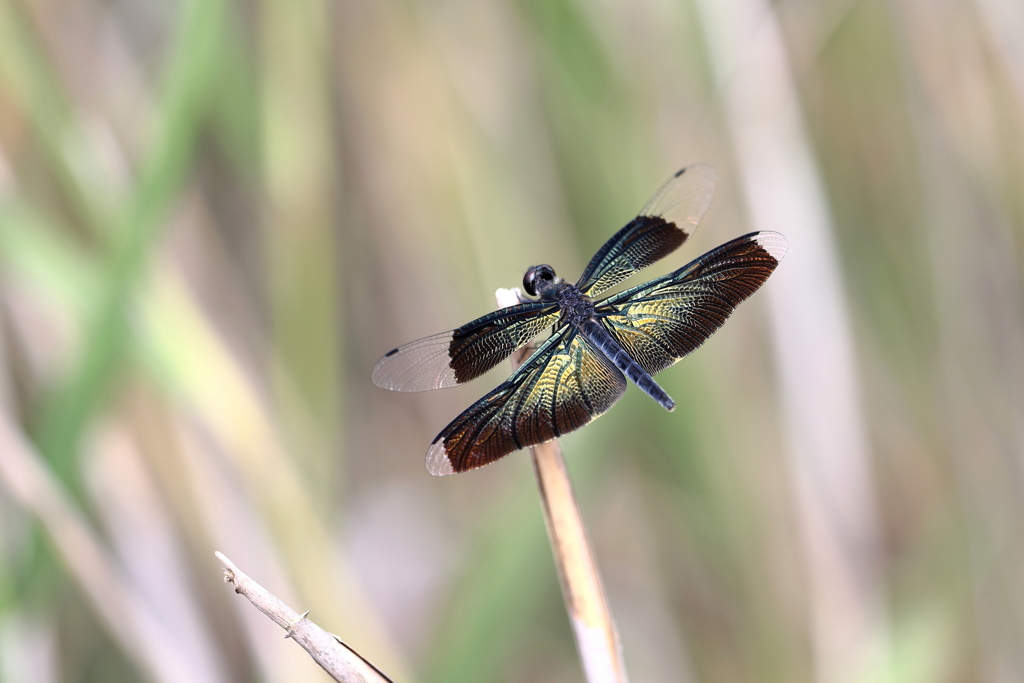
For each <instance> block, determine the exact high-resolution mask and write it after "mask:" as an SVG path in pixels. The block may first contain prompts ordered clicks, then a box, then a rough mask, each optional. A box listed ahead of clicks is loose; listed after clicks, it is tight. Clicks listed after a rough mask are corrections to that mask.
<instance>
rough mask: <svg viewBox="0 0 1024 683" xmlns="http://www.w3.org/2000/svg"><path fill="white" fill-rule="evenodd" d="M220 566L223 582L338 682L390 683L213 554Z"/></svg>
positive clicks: (372, 667) (229, 561)
mask: <svg viewBox="0 0 1024 683" xmlns="http://www.w3.org/2000/svg"><path fill="white" fill-rule="evenodd" d="M214 554H215V555H216V556H217V559H219V560H220V561H221V562H222V563H224V581H225V583H230V584H231V585H233V586H234V587H235V592H236V593H238V594H240V595H244V596H245V597H246V598H248V600H249V602H251V603H252V604H253V606H254V607H256V609H258V610H259V611H261V612H263V613H264V614H265V615H267V616H268V617H270V619H271V621H273V622H274V623H275V624H277V625H278V626H280V627H281V628H283V629H284V630H285V635H284V637H285V638H291V639H292V640H294V641H295V642H296V643H298V644H299V646H300V647H301V648H302V649H303V650H305V651H306V652H308V653H309V656H310V657H312V658H313V660H314V661H316V663H317V664H319V665H320V666H321V667H322V668H323V670H324V671H326V672H327V673H328V674H330V676H331V677H332V678H333V679H334V680H336V681H339V682H340V683H394V681H392V680H391V679H390V678H388V677H387V676H385V675H384V674H383V673H382V672H381V671H380V670H379V669H378V668H377V667H375V666H374V665H373V664H371V663H370V662H368V661H367V660H366V659H364V658H363V657H362V655H360V654H359V653H358V652H356V651H355V650H353V649H352V648H350V647H349V646H348V645H346V644H345V643H343V642H342V641H341V639H340V638H338V636H336V635H334V634H333V633H328V632H327V631H325V630H324V629H322V628H320V627H319V626H317V625H316V624H315V623H313V622H312V621H310V620H309V619H308V618H307V617H306V615H308V614H309V612H308V611H307V612H305V613H304V614H299V613H298V612H296V611H295V610H293V609H292V608H291V607H289V606H288V605H286V604H284V603H283V602H282V601H281V600H280V599H278V597H277V596H275V595H274V594H273V593H271V592H270V591H268V590H267V589H266V588H264V587H263V586H261V585H260V584H258V583H256V582H255V581H253V580H252V579H251V578H250V577H249V576H248V575H247V574H246V573H245V572H243V571H242V570H241V569H239V568H238V567H236V566H235V564H234V563H233V562H232V561H231V560H229V559H228V558H227V557H225V556H224V555H223V554H222V553H219V552H217V553H214Z"/></svg>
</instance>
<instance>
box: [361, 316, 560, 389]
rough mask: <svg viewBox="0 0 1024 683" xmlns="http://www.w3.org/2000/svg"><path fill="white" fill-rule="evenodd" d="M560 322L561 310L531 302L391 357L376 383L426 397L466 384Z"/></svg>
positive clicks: (377, 372)
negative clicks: (431, 393) (435, 391)
mask: <svg viewBox="0 0 1024 683" xmlns="http://www.w3.org/2000/svg"><path fill="white" fill-rule="evenodd" d="M557 319H558V306H557V305H555V304H552V303H547V302H540V301H531V302H527V303H523V304H519V305H518V306H509V307H508V308H503V309H501V310H500V311H495V312H494V313H491V314H489V315H485V316H484V317H482V318H477V319H476V320H474V321H473V322H470V323H467V324H465V325H463V326H462V327H460V328H458V329H457V330H451V331H450V332H442V333H441V334H435V335H434V336H432V337H424V338H423V339H417V340H416V341H414V342H409V343H408V344H406V345H404V346H399V347H398V348H397V349H392V350H391V351H388V352H387V353H386V354H385V355H384V357H383V358H381V359H380V360H379V361H378V362H377V365H376V366H374V368H373V375H372V379H373V383H374V384H376V385H377V386H378V387H380V388H382V389H391V390H392V391H428V390H430V389H444V388H446V387H453V386H455V385H457V384H462V383H464V382H468V381H469V380H471V379H475V378H477V377H479V376H480V375H482V374H484V373H485V372H487V371H488V370H490V369H491V368H493V367H494V366H495V365H497V364H498V363H500V362H501V361H503V360H505V359H506V358H508V357H509V356H511V355H512V353H513V352H514V351H516V349H519V348H521V347H522V346H524V345H525V344H526V343H527V342H528V341H530V340H531V339H533V338H534V337H536V336H537V335H538V334H539V333H540V332H542V331H543V330H544V329H546V328H548V327H551V326H552V325H554V324H555V322H556V321H557Z"/></svg>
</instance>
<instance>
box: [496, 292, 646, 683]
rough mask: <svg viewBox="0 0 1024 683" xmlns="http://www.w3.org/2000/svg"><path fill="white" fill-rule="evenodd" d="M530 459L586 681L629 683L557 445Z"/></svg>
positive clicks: (508, 301)
mask: <svg viewBox="0 0 1024 683" xmlns="http://www.w3.org/2000/svg"><path fill="white" fill-rule="evenodd" d="M495 298H496V299H497V300H498V305H499V306H501V307H507V306H511V305H515V304H516V303H518V302H519V292H518V290H506V289H499V290H498V291H497V292H496V293H495ZM531 351H532V349H530V348H529V347H527V348H524V349H522V350H520V351H519V352H517V353H516V354H514V355H513V356H512V368H513V369H515V368H518V367H519V365H520V364H521V363H522V362H523V361H524V360H525V359H526V357H527V355H528V354H529V353H530V352H531ZM530 456H531V458H532V459H533V471H534V472H535V473H536V475H537V489H538V491H539V492H540V502H541V508H542V509H543V511H544V524H545V526H546V527H547V530H548V540H550V542H551V553H552V554H553V555H554V558H555V566H556V567H557V569H558V579H559V583H561V586H562V597H563V598H564V599H565V609H566V611H567V612H568V613H569V621H570V622H572V628H573V635H574V636H575V637H576V648H577V650H578V651H579V653H580V661H581V662H582V664H583V671H584V673H585V674H586V677H587V682H588V683H626V681H628V680H629V679H628V677H627V676H626V667H625V665H624V663H623V661H622V646H621V645H620V644H619V634H618V631H617V630H616V628H615V621H614V620H613V619H612V613H611V610H610V609H609V607H608V599H607V597H606V596H605V591H604V583H603V582H602V581H601V574H600V572H599V571H598V569H597V562H595V561H594V551H593V548H592V547H591V544H590V538H589V537H588V536H587V529H586V527H585V526H584V525H583V518H582V516H581V515H580V508H579V505H577V503H576V494H575V493H574V492H573V488H572V481H570V479H569V471H568V470H567V469H566V467H565V459H564V458H563V457H562V448H561V446H559V445H558V441H557V440H555V441H549V442H548V443H544V444H540V445H539V446H534V447H533V448H531V449H530Z"/></svg>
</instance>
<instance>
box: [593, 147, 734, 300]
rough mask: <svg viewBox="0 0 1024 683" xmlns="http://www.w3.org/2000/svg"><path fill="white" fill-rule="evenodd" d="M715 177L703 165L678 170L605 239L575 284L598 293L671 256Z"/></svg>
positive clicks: (707, 199) (707, 201)
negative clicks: (642, 206) (641, 206)
mask: <svg viewBox="0 0 1024 683" xmlns="http://www.w3.org/2000/svg"><path fill="white" fill-rule="evenodd" d="M717 181H718V176H717V175H716V174H715V170H714V169H713V168H711V167H710V166H708V165H707V164H694V165H693V166H687V167H686V168H684V169H682V170H680V171H678V172H677V173H676V174H675V175H674V176H672V177H671V178H669V179H668V181H667V182H666V183H665V184H664V185H662V186H661V189H660V190H658V192H657V193H656V194H655V195H654V197H652V198H651V201H649V202H647V206H645V207H644V208H643V209H642V210H641V211H640V214H639V215H638V216H637V217H636V218H634V219H633V220H631V221H630V222H629V223H627V224H626V226H625V227H624V228H622V230H619V231H618V232H617V233H615V234H614V235H613V236H612V238H611V239H610V240H608V241H607V242H605V244H604V246H603V247H601V249H600V250H599V251H598V252H597V253H596V254H595V255H594V258H592V259H591V260H590V263H589V264H588V265H587V267H586V269H585V270H584V271H583V275H582V276H580V280H579V282H578V283H577V284H576V286H577V287H579V288H580V290H581V291H582V292H583V293H584V294H586V295H588V296H597V295H598V294H600V293H601V292H603V291H605V290H607V289H610V288H611V287H614V286H615V285H616V284H618V283H619V282H622V281H623V280H625V279H626V278H627V277H629V276H630V275H632V274H633V273H635V272H637V271H639V270H643V269H644V268H646V267H647V266H649V265H651V264H652V263H654V262H655V261H658V260H660V259H662V258H664V257H666V256H668V255H669V254H671V253H672V252H673V251H675V250H676V249H677V248H678V247H679V245H681V244H682V243H683V242H685V241H686V239H687V238H688V237H689V236H690V235H692V234H693V231H694V230H695V229H696V227H697V223H699V222H700V219H701V218H703V217H704V212H705V211H707V210H708V207H709V206H710V205H711V198H712V197H713V196H714V194H715V183H716V182H717Z"/></svg>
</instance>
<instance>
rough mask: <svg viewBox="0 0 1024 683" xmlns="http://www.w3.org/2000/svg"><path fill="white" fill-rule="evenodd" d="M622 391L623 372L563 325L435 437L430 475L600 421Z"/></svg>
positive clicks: (471, 465)
mask: <svg viewBox="0 0 1024 683" xmlns="http://www.w3.org/2000/svg"><path fill="white" fill-rule="evenodd" d="M625 390H626V379H625V377H623V376H622V373H621V372H619V370H618V368H616V367H615V366H614V365H612V363H611V361H609V360H608V359H607V358H606V357H605V356H604V354H602V353H601V352H600V351H598V350H596V349H594V348H593V347H592V346H591V345H590V342H588V341H586V340H585V339H584V338H583V337H581V336H579V335H578V333H577V332H576V330H575V329H573V328H569V327H565V328H563V329H562V330H560V331H559V332H557V333H556V334H555V335H554V336H552V337H551V338H550V339H549V340H548V341H547V342H546V343H544V344H543V345H542V346H541V347H540V348H539V349H538V350H537V351H536V352H535V353H534V354H533V355H532V356H531V357H530V358H529V359H528V360H527V361H526V362H525V363H524V364H523V365H522V366H521V367H520V368H519V369H518V370H517V371H516V372H515V373H513V374H512V376H511V377H509V379H508V381H506V382H505V383H503V384H502V385H501V386H499V387H498V388H497V389H495V390H494V391H492V392H491V393H489V394H487V395H486V396H484V397H483V398H482V399H480V400H479V401H477V402H476V403H475V404H473V405H472V406H470V408H469V409H467V410H466V411H465V412H463V413H462V414H461V415H459V416H458V417H457V418H455V420H454V421H452V423H451V424H449V425H448V426H447V427H445V428H444V430H443V431H442V432H441V433H440V434H438V435H437V438H436V439H434V442H433V443H432V444H431V445H430V449H429V450H428V451H427V470H429V471H430V473H431V474H434V475H437V476H441V475H445V474H454V473H456V472H465V471H466V470H471V469H474V468H477V467H482V466H484V465H486V464H488V463H491V462H494V461H495V460H497V459H498V458H500V457H502V456H504V455H508V454H509V453H512V452H514V451H517V450H519V449H521V448H526V447H527V446H535V445H537V444H539V443H544V442H545V441H550V440H551V439H554V438H556V437H558V436H560V435H562V434H566V433H568V432H571V431H573V430H575V429H579V428H580V427H582V426H583V425H585V424H587V423H588V422H590V421H591V420H593V419H594V418H596V417H598V416H599V415H602V414H603V413H604V412H605V411H607V410H608V409H609V408H611V407H612V405H613V404H614V403H615V402H616V401H617V400H618V399H619V397H620V396H622V393H623V392H624V391H625Z"/></svg>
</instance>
